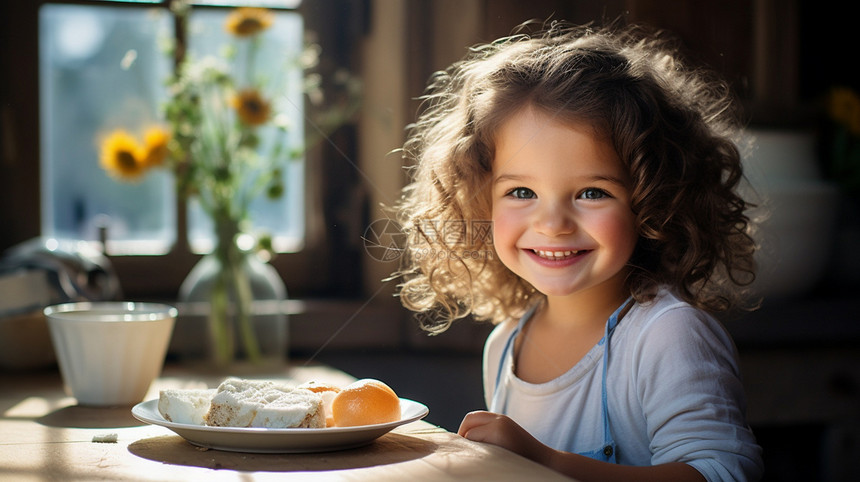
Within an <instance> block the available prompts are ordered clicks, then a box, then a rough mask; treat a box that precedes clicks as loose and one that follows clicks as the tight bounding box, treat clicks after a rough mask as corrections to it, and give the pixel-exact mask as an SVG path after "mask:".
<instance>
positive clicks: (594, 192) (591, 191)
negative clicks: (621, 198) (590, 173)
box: [579, 187, 609, 199]
mask: <svg viewBox="0 0 860 482" xmlns="http://www.w3.org/2000/svg"><path fill="white" fill-rule="evenodd" d="M579 197H580V198H582V199H602V198H605V197H609V194H607V192H606V191H604V190H603V189H597V188H593V187H590V188H588V189H585V190H583V191H582V193H581V194H580V195H579Z"/></svg>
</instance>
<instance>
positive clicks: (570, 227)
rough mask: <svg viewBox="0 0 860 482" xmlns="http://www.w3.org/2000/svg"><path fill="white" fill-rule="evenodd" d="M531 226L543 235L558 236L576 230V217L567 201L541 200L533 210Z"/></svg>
mask: <svg viewBox="0 0 860 482" xmlns="http://www.w3.org/2000/svg"><path fill="white" fill-rule="evenodd" d="M532 225H533V228H534V230H535V231H537V232H538V233H540V234H543V235H545V236H559V235H564V234H570V233H573V232H574V231H575V230H576V219H575V215H574V212H573V209H572V206H570V204H569V201H567V200H559V201H546V200H544V202H542V203H541V204H540V205H539V206H538V207H537V209H536V210H535V212H534V219H533V223H532Z"/></svg>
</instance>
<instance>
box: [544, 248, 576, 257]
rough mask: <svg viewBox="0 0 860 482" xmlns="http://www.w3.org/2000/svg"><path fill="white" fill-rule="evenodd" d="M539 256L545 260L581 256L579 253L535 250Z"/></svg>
mask: <svg viewBox="0 0 860 482" xmlns="http://www.w3.org/2000/svg"><path fill="white" fill-rule="evenodd" d="M534 252H535V253H537V255H538V256H540V257H541V258H545V259H563V258H567V257H568V256H572V255H575V254H579V251H544V250H541V249H536V250H534Z"/></svg>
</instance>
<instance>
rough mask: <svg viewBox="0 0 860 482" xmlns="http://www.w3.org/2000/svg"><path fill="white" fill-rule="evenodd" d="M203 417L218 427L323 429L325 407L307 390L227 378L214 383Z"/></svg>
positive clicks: (316, 396) (320, 399) (320, 400)
mask: <svg viewBox="0 0 860 482" xmlns="http://www.w3.org/2000/svg"><path fill="white" fill-rule="evenodd" d="M204 420H205V423H206V424H207V425H212V426H220V427H264V428H325V410H324V408H323V401H322V398H321V397H320V396H319V395H317V394H316V393H313V392H311V391H309V390H305V389H299V388H294V387H292V386H289V385H285V384H280V383H275V382H273V381H269V380H243V379H237V378H230V379H227V380H225V381H224V382H222V383H221V385H219V386H218V391H217V393H216V394H215V396H214V397H213V398H212V402H211V403H210V406H209V411H208V413H207V414H206V416H205V417H204Z"/></svg>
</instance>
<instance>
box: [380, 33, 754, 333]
mask: <svg viewBox="0 0 860 482" xmlns="http://www.w3.org/2000/svg"><path fill="white" fill-rule="evenodd" d="M422 99H423V104H422V106H423V111H422V113H421V115H420V116H419V117H418V120H417V122H416V123H415V124H412V125H411V126H409V128H408V134H409V136H408V139H407V141H406V143H405V144H404V149H403V153H404V158H405V159H406V160H407V161H410V162H411V163H412V167H411V168H410V174H411V183H410V184H409V185H408V186H407V187H406V188H405V189H404V191H403V196H402V198H401V200H400V202H399V204H398V206H397V208H398V221H399V222H400V224H401V226H402V228H403V229H404V232H405V233H406V234H407V238H408V242H407V249H406V253H405V256H404V257H403V258H402V260H403V263H404V264H403V266H402V267H401V268H402V269H401V271H400V272H398V273H397V274H396V275H397V276H401V277H402V278H403V282H402V283H401V284H400V285H399V295H400V297H401V302H402V303H403V304H404V306H406V307H407V308H409V309H411V310H414V311H417V312H419V313H422V314H425V315H432V316H425V317H423V318H424V323H423V325H424V328H425V329H427V330H429V331H431V332H440V331H444V330H445V329H447V327H448V326H450V324H451V322H453V321H454V320H456V319H458V318H462V317H465V316H473V317H475V318H476V319H479V320H490V321H492V322H494V323H498V322H501V321H504V320H505V319H508V318H510V317H516V316H519V315H521V314H522V313H523V312H524V310H525V309H526V308H527V307H528V306H529V305H530V304H531V303H533V302H535V300H537V299H541V298H543V295H542V294H541V293H539V292H538V291H536V290H535V288H534V287H532V286H531V285H530V284H529V283H528V282H526V281H524V280H522V279H520V278H519V277H518V276H516V275H515V274H514V273H513V272H511V271H510V270H508V269H507V268H506V267H505V266H504V265H503V264H502V263H501V262H500V261H499V260H498V258H497V257H496V256H494V255H493V253H494V252H493V248H492V239H489V238H490V237H489V236H487V235H486V231H485V229H483V228H481V226H484V225H485V224H486V223H485V222H484V221H486V220H489V219H491V212H492V203H491V201H490V197H489V185H490V179H491V177H492V161H493V157H494V149H495V135H496V132H497V130H498V129H499V127H500V126H501V125H502V124H503V123H504V122H505V121H506V120H507V119H509V118H510V117H511V115H513V114H515V113H517V112H519V111H521V110H522V109H523V108H525V107H526V106H530V107H532V108H536V109H538V110H540V111H542V112H544V113H546V114H549V115H551V116H553V117H555V118H556V119H557V120H560V121H561V122H582V121H585V122H588V123H590V124H592V125H593V126H595V128H596V129H597V130H598V132H600V133H603V134H605V135H606V136H607V138H608V139H609V140H610V142H611V144H612V146H613V147H614V149H615V151H616V152H617V153H618V155H619V157H620V158H621V160H622V163H623V164H624V166H625V167H626V168H627V169H628V171H629V173H630V175H631V179H632V185H631V192H632V202H631V209H632V211H633V213H634V214H635V222H636V228H637V233H638V234H639V240H638V242H637V245H636V248H635V250H634V253H633V256H632V257H631V259H630V261H629V263H628V268H629V275H628V277H627V280H626V283H627V287H628V288H629V290H630V293H631V294H632V295H633V296H634V298H635V299H636V300H637V301H640V302H647V301H648V300H650V299H652V298H653V297H654V296H655V295H656V293H657V291H658V289H659V288H660V287H661V286H666V287H668V288H670V289H672V290H673V291H674V292H676V293H677V294H678V296H680V297H681V298H683V299H684V300H686V301H688V302H689V303H691V304H692V305H694V306H697V307H699V308H702V309H705V310H708V311H712V312H713V311H721V310H726V309H729V308H731V307H733V306H735V305H736V304H737V302H738V301H740V299H741V294H742V290H741V289H739V288H740V287H743V286H746V285H749V284H750V283H752V281H753V279H754V277H755V274H754V273H755V270H754V268H755V264H754V259H753V255H754V251H755V243H754V241H753V239H752V237H751V234H750V230H751V223H750V220H749V218H748V217H747V214H746V211H747V210H748V209H749V208H750V207H751V205H749V204H748V203H747V202H745V201H744V199H742V198H741V197H740V196H739V195H738V194H737V193H736V187H737V185H738V183H739V181H740V180H741V178H742V175H743V174H742V168H741V160H740V153H739V151H738V148H737V146H736V144H735V142H734V139H733V135H734V134H735V133H736V132H737V129H738V127H739V121H738V119H739V116H738V110H737V109H736V108H735V106H736V103H735V102H734V98H733V96H732V94H731V89H730V88H729V86H728V85H727V84H726V83H725V82H723V81H721V80H720V79H718V78H717V77H715V76H713V75H711V74H710V73H708V72H707V71H704V70H701V69H693V68H688V67H686V66H685V65H683V63H682V62H681V61H680V59H679V55H678V50H677V48H676V47H675V46H674V44H673V43H672V42H671V41H670V40H669V39H667V38H665V37H664V36H663V35H660V34H657V33H648V32H645V30H644V29H642V28H640V27H635V26H631V27H626V28H623V29H613V28H608V27H607V28H602V29H593V28H591V27H587V26H583V27H576V26H571V25H564V24H554V25H552V26H551V27H550V28H548V29H546V30H544V31H542V32H540V33H538V34H535V35H527V34H518V35H514V36H511V37H506V38H503V39H500V40H498V41H496V42H493V43H491V44H486V45H481V46H478V47H475V48H473V49H472V51H471V52H470V54H469V55H468V56H467V57H466V58H465V59H463V60H462V61H460V62H458V63H455V64H454V65H452V66H451V67H450V68H449V69H447V70H446V71H442V72H437V73H436V74H434V76H433V77H432V78H431V80H430V83H429V85H428V89H427V92H426V93H425V95H424V96H423V97H422ZM476 254H478V255H476Z"/></svg>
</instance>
